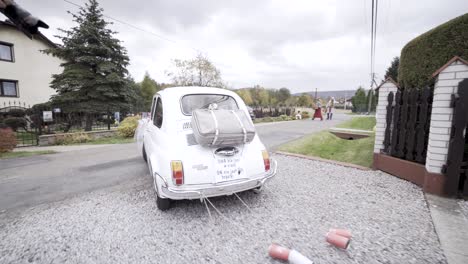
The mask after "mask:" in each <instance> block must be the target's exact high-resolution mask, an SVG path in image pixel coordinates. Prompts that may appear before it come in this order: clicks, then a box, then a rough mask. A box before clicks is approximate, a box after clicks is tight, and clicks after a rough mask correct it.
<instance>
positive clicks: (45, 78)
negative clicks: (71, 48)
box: [0, 21, 62, 108]
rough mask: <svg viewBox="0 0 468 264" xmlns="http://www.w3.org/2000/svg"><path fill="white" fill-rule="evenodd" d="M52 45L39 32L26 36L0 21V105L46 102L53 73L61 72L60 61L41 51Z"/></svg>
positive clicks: (27, 104) (53, 45)
mask: <svg viewBox="0 0 468 264" xmlns="http://www.w3.org/2000/svg"><path fill="white" fill-rule="evenodd" d="M50 47H55V44H54V43H53V42H52V41H50V40H49V39H48V38H47V37H45V36H44V35H42V34H40V33H39V34H38V35H36V36H35V37H34V39H32V40H31V39H29V38H28V37H27V36H26V35H24V34H23V33H22V32H21V31H19V30H18V29H17V28H16V27H15V26H14V25H13V24H11V23H10V22H8V21H0V108H4V107H8V106H9V105H21V106H26V107H28V106H33V105H34V104H37V103H43V102H47V101H48V100H49V98H50V96H51V95H53V94H54V93H55V90H53V89H52V88H50V82H51V81H52V74H57V73H60V72H62V69H61V67H60V63H61V60H60V59H58V58H56V57H53V56H50V55H47V54H44V53H42V52H40V51H41V50H44V49H47V48H50Z"/></svg>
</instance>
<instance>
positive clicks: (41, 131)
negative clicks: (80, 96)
mask: <svg viewBox="0 0 468 264" xmlns="http://www.w3.org/2000/svg"><path fill="white" fill-rule="evenodd" d="M116 117H117V118H116ZM123 118H124V116H120V115H118V116H116V115H115V113H79V112H78V113H77V112H73V113H67V112H64V111H63V110H62V109H59V108H53V107H51V108H50V109H35V108H27V107H25V105H24V106H20V105H8V106H6V107H3V108H0V124H1V125H2V126H7V127H10V128H12V129H13V131H14V132H15V134H16V140H17V147H26V146H35V145H37V144H38V137H39V136H40V135H45V134H58V133H73V132H84V131H96V130H112V129H116V128H117V126H118V122H119V120H122V119H123Z"/></svg>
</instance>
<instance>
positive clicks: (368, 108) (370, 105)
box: [367, 73, 375, 113]
mask: <svg viewBox="0 0 468 264" xmlns="http://www.w3.org/2000/svg"><path fill="white" fill-rule="evenodd" d="M374 79H375V73H372V80H371V85H370V90H369V104H368V105H367V113H370V112H371V108H372V97H373V94H374V83H375V80H374Z"/></svg>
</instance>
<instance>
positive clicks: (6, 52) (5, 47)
mask: <svg viewBox="0 0 468 264" xmlns="http://www.w3.org/2000/svg"><path fill="white" fill-rule="evenodd" d="M0 60H2V61H11V62H13V44H10V43H6V42H1V41H0Z"/></svg>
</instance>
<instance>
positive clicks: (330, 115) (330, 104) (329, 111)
mask: <svg viewBox="0 0 468 264" xmlns="http://www.w3.org/2000/svg"><path fill="white" fill-rule="evenodd" d="M326 108H327V120H332V118H333V110H334V108H335V97H332V98H331V99H330V101H328V103H327V106H326Z"/></svg>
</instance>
